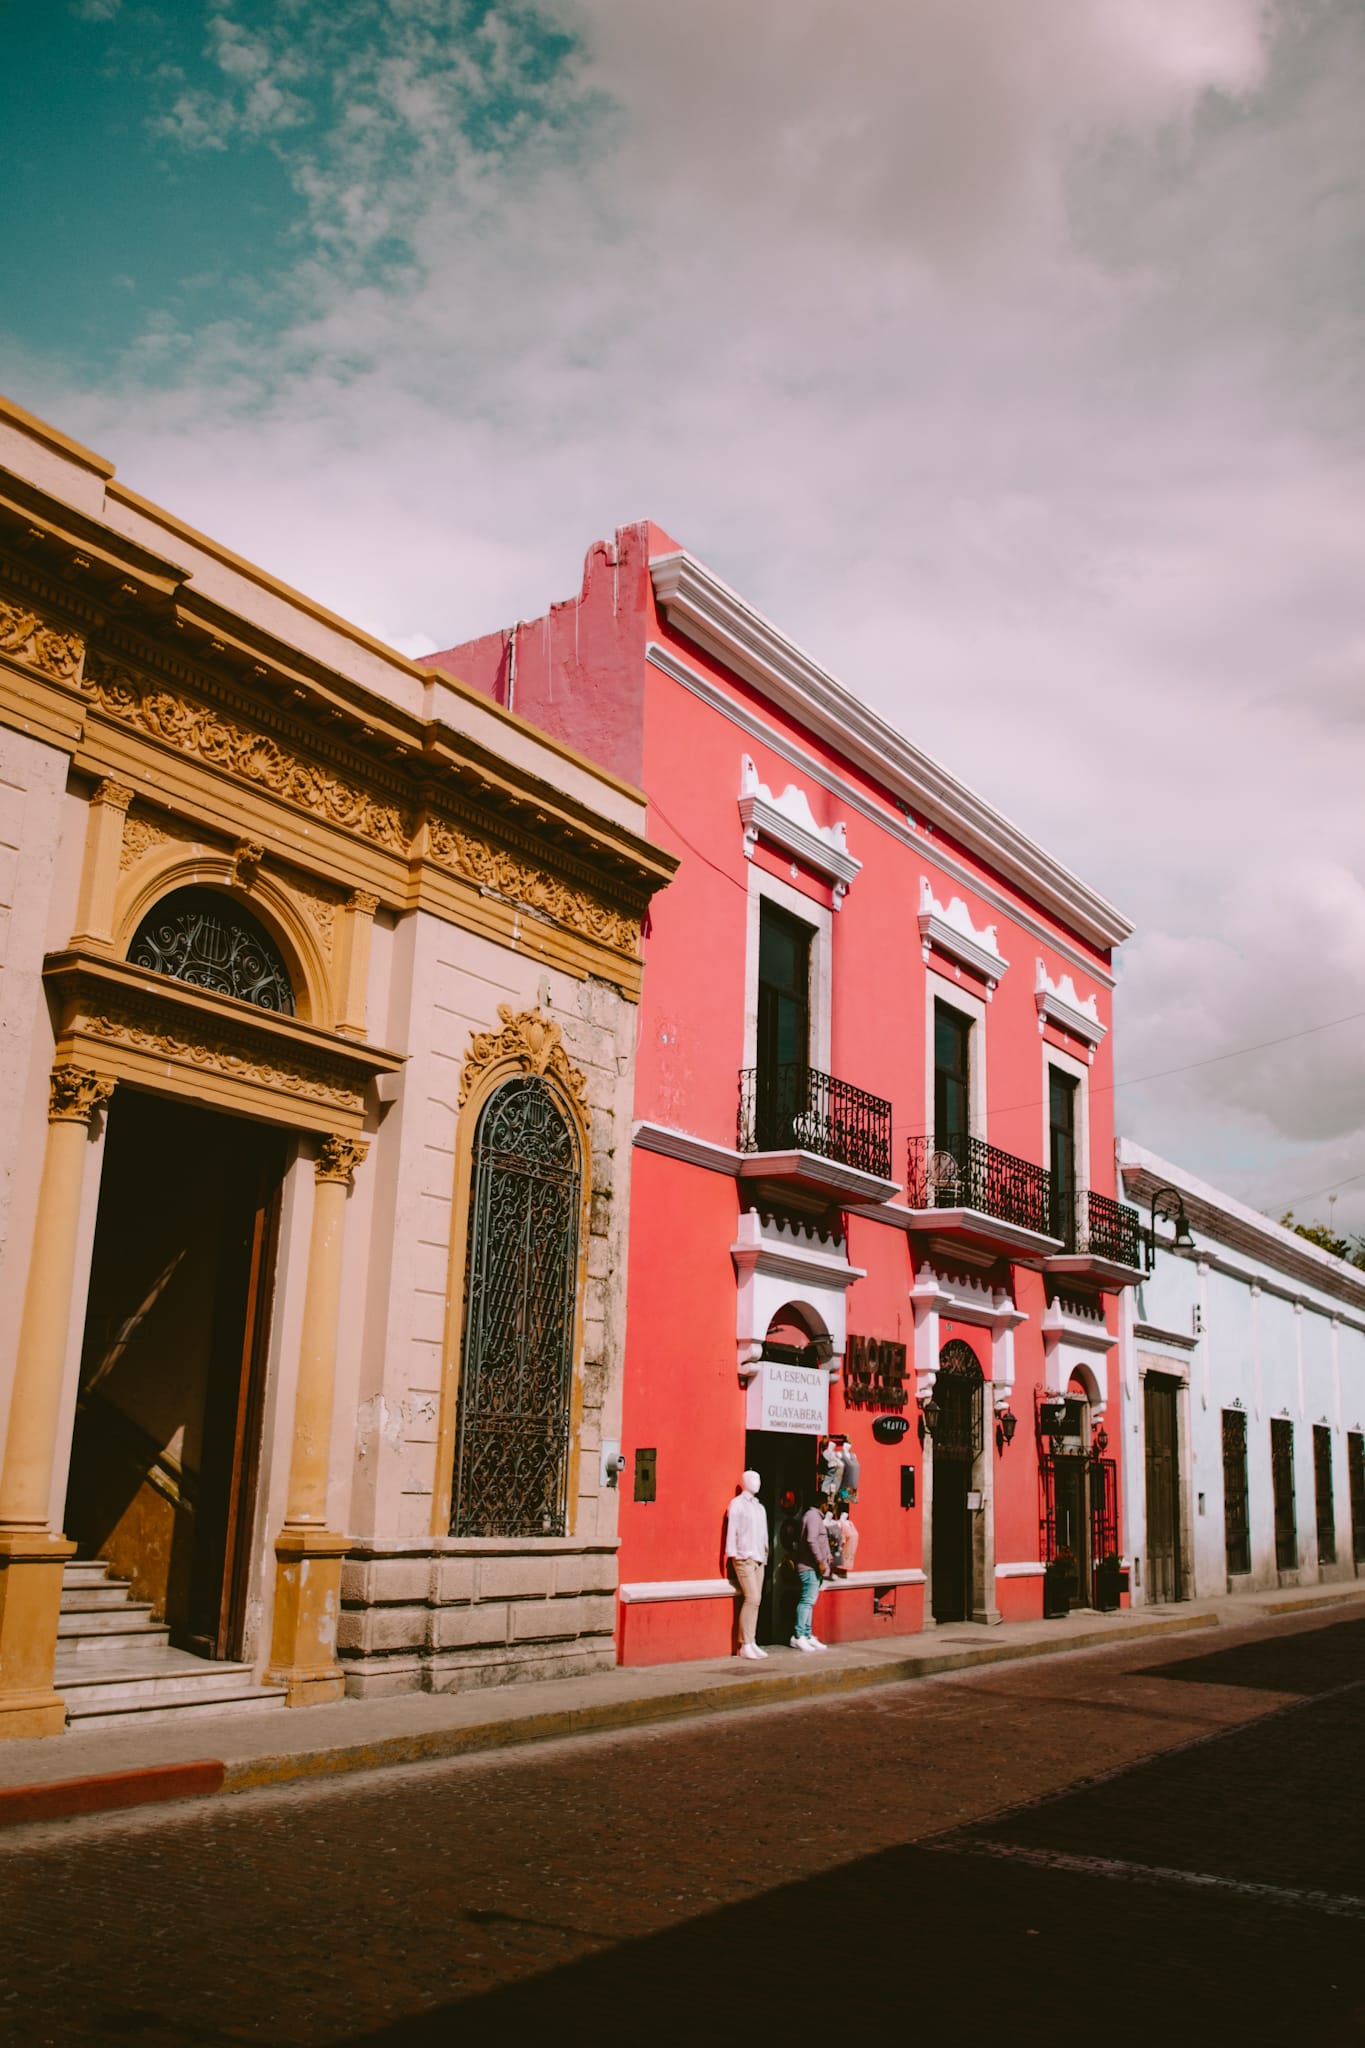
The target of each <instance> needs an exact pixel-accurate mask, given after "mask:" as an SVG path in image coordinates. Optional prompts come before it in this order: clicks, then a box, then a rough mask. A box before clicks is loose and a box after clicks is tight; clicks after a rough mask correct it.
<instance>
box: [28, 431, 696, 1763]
mask: <svg viewBox="0 0 1365 2048" xmlns="http://www.w3.org/2000/svg"><path fill="white" fill-rule="evenodd" d="M644 823H645V812H644V799H643V797H642V796H641V794H640V793H639V791H637V790H634V789H631V788H629V787H627V786H626V785H625V784H623V783H621V782H618V781H617V780H615V779H614V778H613V777H612V776H610V775H608V774H606V773H604V772H603V771H602V770H600V769H598V768H595V767H593V766H591V765H590V764H589V763H588V762H586V761H585V760H583V759H581V758H580V757H579V756H578V755H576V754H575V753H573V752H572V751H571V750H569V749H567V748H565V747H564V746H562V745H560V744H558V743H557V742H555V741H553V740H550V739H547V738H546V737H544V736H543V735H541V734H538V733H536V732H534V731H532V730H531V728H529V727H528V726H526V725H525V724H524V723H522V721H520V720H519V719H517V718H516V717H514V716H512V715H511V714H509V713H507V712H504V711H503V710H501V709H499V708H498V707H497V706H496V705H494V704H491V703H489V702H488V701H487V700H486V699H485V698H483V697H480V696H478V695H477V694H475V693H474V692H473V691H470V690H467V689H465V688H464V687H463V686H462V685H461V684H459V683H458V682H455V681H453V680H452V679H451V678H450V677H449V676H446V675H442V674H438V673H436V672H434V671H430V670H427V669H424V668H423V667H422V666H421V664H420V663H417V662H413V661H409V660H407V659H405V658H404V657H403V656H402V655H400V654H397V653H395V652H394V651H393V650H392V649H390V648H388V647H385V646H383V645H381V644H380V643H379V642H377V641H376V640H374V639H373V638H372V637H370V636H369V635H368V634H366V633H364V632H361V631H360V630H358V629H357V628H355V627H353V626H350V625H348V624H347V623H346V622H345V621H344V620H342V619H339V618H336V617H334V616H333V615H331V614H330V613H328V612H326V611H324V610H322V609H321V608H320V607H318V606H317V605H314V604H311V603H310V602H309V601H308V600H307V599H305V598H303V597H300V596H299V595H298V594H297V593H296V592H294V591H292V590H289V589H286V588H285V587H284V586H283V585H281V584H280V583H278V582H277V581H276V580H275V579H274V578H272V577H271V576H269V575H267V574H266V573H265V572H264V571H262V570H260V569H257V568H254V567H252V565H251V564H249V563H247V562H244V561H241V560H239V559H238V558H236V557H235V556H233V555H232V554H230V553H228V552H227V550H226V549H224V548H221V547H219V546H217V545H215V544H214V543H213V542H212V541H209V540H206V539H205V538H204V536H203V535H201V534H198V533H196V532H194V531H193V530H192V529H191V528H189V527H187V526H185V525H183V524H182V523H181V522H180V521H178V520H177V519H175V518H174V517H173V516H172V515H170V514H169V513H166V512H163V511H161V510H160V509H158V508H157V507H156V506H154V505H151V504H148V503H147V502H146V501H145V500H144V499H142V498H140V497H138V496H137V495H136V494H135V493H134V492H133V491H131V490H128V489H126V488H125V487H124V486H123V485H122V484H121V483H119V482H118V481H117V479H116V477H115V475H114V472H113V470H112V468H111V467H110V465H109V464H108V463H107V462H104V461H103V460H101V458H100V457H98V456H97V455H94V454H92V453H91V452H90V451H89V450H88V449H85V448H83V447H80V446H78V445H77V444H76V443H75V442H73V441H71V440H69V439H67V438H66V437H65V436H64V435H62V434H61V433H58V432H56V431H55V430H54V429H52V428H50V427H48V426H45V425H44V424H42V423H41V422H40V421H38V420H35V419H33V418H31V417H30V416H29V415H28V414H26V413H24V412H22V411H20V410H19V409H18V408H17V407H15V406H13V405H10V404H7V403H5V402H3V401H0V1429H2V1431H3V1434H2V1436H0V1444H2V1446H3V1458H2V1461H0V1735H3V1736H8V1737H23V1736H34V1735H44V1734H55V1733H58V1732H59V1731H60V1730H62V1729H63V1728H64V1727H65V1726H67V1725H68V1724H70V1725H73V1726H75V1725H79V1726H85V1727H95V1726H100V1725H115V1724H118V1723H123V1722H125V1721H126V1720H127V1719H128V1718H129V1717H133V1716H146V1715H150V1714H169V1713H177V1714H179V1713H183V1712H185V1711H196V1710H197V1711H199V1712H206V1711H213V1712H221V1711H224V1710H225V1709H227V1708H229V1707H231V1708H233V1709H235V1710H241V1711H249V1710H251V1709H253V1708H255V1707H257V1706H262V1705H271V1704H278V1702H279V1701H280V1700H281V1699H282V1698H283V1699H287V1700H288V1701H289V1703H291V1704H297V1705H303V1704H306V1703H308V1702H310V1701H321V1700H329V1699H335V1698H338V1697H340V1696H341V1695H342V1694H343V1692H349V1693H353V1694H360V1695H364V1694H374V1693H377V1692H397V1691H403V1690H409V1689H415V1688H425V1689H429V1690H435V1691H441V1690H449V1689H454V1688H458V1687H461V1686H465V1685H482V1684H497V1683H502V1682H505V1681H507V1680H509V1679H515V1678H521V1677H532V1676H542V1675H547V1674H570V1673H575V1672H581V1671H586V1670H593V1669H596V1668H598V1667H600V1666H602V1665H605V1664H608V1663H610V1662H611V1661H612V1658H613V1648H612V1625H613V1595H614V1591H615V1586H616V1494H615V1492H614V1490H613V1489H614V1485H615V1470H616V1467H615V1457H614V1452H615V1450H616V1448H617V1446H616V1443H615V1439H617V1438H619V1435H620V1421H619V1418H620V1403H621V1370H622V1334H623V1328H624V1316H623V1312H622V1310H623V1302H622V1296H623V1290H624V1276H625V1236H626V1220H627V1214H626V1212H627V1199H628V1171H629V1160H630V1113H631V1097H632V1086H633V1070H634V1050H635V1024H636V1016H637V1007H636V1006H637V1000H638V996H639V988H640V973H641V968H640V946H639V938H640V925H641V920H642V918H643V916H644V913H645V909H646V906H647V904H648V901H649V898H650V895H651V893H652V892H653V891H654V890H656V889H657V888H659V887H660V886H661V885H663V884H664V883H665V882H666V881H667V879H668V876H669V874H670V872H671V870H672V865H673V863H672V861H671V858H670V857H669V856H667V855H664V854H662V853H660V852H659V851H658V850H657V849H656V848H655V847H653V846H652V845H650V844H649V843H648V841H647V840H646V839H645V837H644Z"/></svg>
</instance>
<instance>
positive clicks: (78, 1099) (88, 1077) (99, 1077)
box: [47, 1066, 114, 1124]
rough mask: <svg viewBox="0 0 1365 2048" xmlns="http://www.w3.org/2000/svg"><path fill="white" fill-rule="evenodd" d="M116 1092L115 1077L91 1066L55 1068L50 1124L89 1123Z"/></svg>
mask: <svg viewBox="0 0 1365 2048" xmlns="http://www.w3.org/2000/svg"><path fill="white" fill-rule="evenodd" d="M113 1092H114V1083H113V1080H112V1078H110V1077H109V1076H107V1075H104V1074H96V1073H94V1072H93V1071H92V1070H91V1069H90V1068H89V1067H71V1066H61V1067H54V1068H53V1069H52V1074H51V1078H50V1080H49V1083H48V1103H47V1120H48V1122H49V1123H50V1124H88V1123H89V1121H90V1119H91V1117H92V1116H93V1115H94V1114H95V1111H96V1110H97V1109H102V1108H103V1106H104V1104H105V1103H106V1102H107V1101H108V1100H109V1097H110V1096H111V1095H112V1094H113Z"/></svg>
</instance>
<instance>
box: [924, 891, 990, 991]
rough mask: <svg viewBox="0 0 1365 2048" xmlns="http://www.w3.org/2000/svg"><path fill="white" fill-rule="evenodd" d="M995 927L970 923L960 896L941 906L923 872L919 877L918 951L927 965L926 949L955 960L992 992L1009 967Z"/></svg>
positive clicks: (969, 913) (967, 911)
mask: <svg viewBox="0 0 1365 2048" xmlns="http://www.w3.org/2000/svg"><path fill="white" fill-rule="evenodd" d="M996 930H997V927H996V926H995V925H993V924H985V925H981V926H980V927H979V928H978V927H977V926H976V925H974V924H973V923H972V914H971V912H970V911H969V910H968V908H967V905H966V903H965V902H964V901H963V899H962V897H960V896H954V897H953V899H952V901H951V902H950V903H949V904H948V905H947V908H946V909H945V907H944V906H943V904H941V903H940V902H938V901H937V899H936V898H935V896H934V891H933V888H932V885H931V884H930V881H929V877H928V876H927V875H921V876H920V878H919V937H920V952H921V954H922V955H923V957H924V960H925V962H926V964H927V962H928V959H929V949H930V948H931V947H933V948H934V949H935V950H936V951H937V952H940V953H942V954H944V955H945V957H946V958H947V959H949V960H956V961H957V962H958V964H959V965H960V966H962V967H965V968H967V969H968V971H969V972H970V973H972V974H975V975H976V976H977V977H978V979H979V980H981V981H984V982H985V984H986V993H987V996H988V997H989V996H991V995H994V993H995V986H996V983H997V982H998V981H999V979H1000V977H1001V975H1002V974H1003V973H1004V972H1005V969H1006V968H1007V967H1008V966H1009V964H1010V963H1009V961H1008V960H1006V958H1005V957H1004V955H1003V954H1002V953H1001V951H1000V947H999V945H998V944H997V943H996V936H995V934H996Z"/></svg>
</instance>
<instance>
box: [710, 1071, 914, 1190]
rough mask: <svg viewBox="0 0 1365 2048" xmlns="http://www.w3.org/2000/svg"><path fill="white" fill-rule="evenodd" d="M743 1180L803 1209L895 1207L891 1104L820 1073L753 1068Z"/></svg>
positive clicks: (744, 1104)
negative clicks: (890, 1203)
mask: <svg viewBox="0 0 1365 2048" xmlns="http://www.w3.org/2000/svg"><path fill="white" fill-rule="evenodd" d="M737 1144H738V1150H739V1153H740V1167H739V1177H740V1179H741V1180H747V1181H757V1182H759V1183H762V1184H764V1185H766V1187H767V1188H768V1189H769V1191H770V1192H772V1193H773V1194H775V1195H776V1196H777V1197H778V1198H779V1199H781V1200H784V1201H795V1203H796V1205H797V1206H798V1207H807V1208H825V1209H828V1208H834V1207H838V1208H841V1209H859V1208H864V1207H868V1206H870V1205H872V1204H874V1203H877V1202H885V1201H889V1200H890V1198H891V1196H892V1195H894V1194H895V1192H896V1185H897V1184H896V1182H895V1181H894V1180H893V1179H892V1177H891V1104H890V1103H889V1102H883V1101H882V1099H881V1097H880V1096H879V1095H868V1094H866V1093H865V1092H864V1091H863V1090H862V1089H861V1088H852V1087H850V1086H849V1084H848V1082H847V1081H837V1080H836V1079H835V1078H834V1076H833V1075H832V1074H822V1073H821V1072H820V1070H819V1068H818V1067H807V1066H796V1065H792V1066H779V1067H746V1068H744V1069H743V1070H742V1072H741V1073H740V1077H739V1118H738V1127H737Z"/></svg>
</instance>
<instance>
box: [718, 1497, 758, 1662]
mask: <svg viewBox="0 0 1365 2048" xmlns="http://www.w3.org/2000/svg"><path fill="white" fill-rule="evenodd" d="M762 1483H763V1482H762V1479H761V1477H760V1475H759V1474H758V1473H757V1472H743V1473H741V1474H740V1481H739V1492H738V1493H737V1494H736V1495H735V1497H734V1499H733V1500H732V1501H731V1503H730V1505H729V1507H728V1508H727V1509H726V1511H725V1558H726V1562H727V1563H728V1565H729V1567H730V1573H731V1576H732V1577H733V1579H734V1582H735V1584H736V1585H737V1586H738V1588H739V1592H740V1609H739V1650H738V1652H737V1654H738V1655H739V1656H741V1657H747V1658H749V1659H755V1658H759V1657H766V1656H767V1654H768V1653H767V1651H766V1650H760V1648H759V1647H758V1644H757V1643H756V1642H755V1641H754V1631H755V1629H756V1628H757V1625H758V1603H759V1601H760V1600H761V1599H762V1597H763V1572H764V1567H765V1566H766V1565H767V1562H768V1515H767V1510H766V1509H765V1508H764V1506H763V1504H762V1502H761V1501H760V1500H759V1497H758V1489H759V1487H760V1486H761V1485H762Z"/></svg>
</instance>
